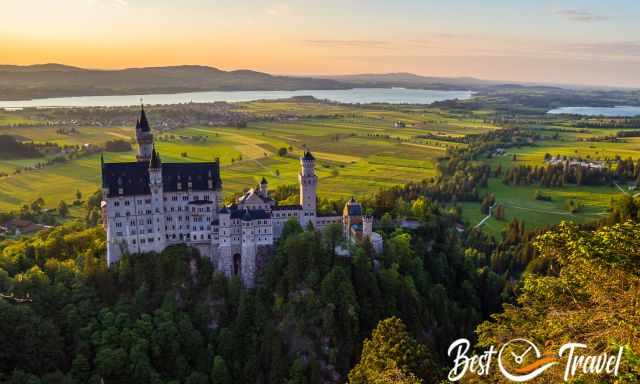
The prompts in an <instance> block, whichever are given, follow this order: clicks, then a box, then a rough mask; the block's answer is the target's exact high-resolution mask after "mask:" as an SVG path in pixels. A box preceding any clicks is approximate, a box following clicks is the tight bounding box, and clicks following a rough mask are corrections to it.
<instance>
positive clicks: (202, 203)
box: [187, 200, 213, 205]
mask: <svg viewBox="0 0 640 384" xmlns="http://www.w3.org/2000/svg"><path fill="white" fill-rule="evenodd" d="M187 204H188V205H207V204H213V201H210V200H193V201H190V202H188V203H187Z"/></svg>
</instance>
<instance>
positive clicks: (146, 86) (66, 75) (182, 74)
mask: <svg viewBox="0 0 640 384" xmlns="http://www.w3.org/2000/svg"><path fill="white" fill-rule="evenodd" d="M351 87H352V85H351V84H347V83H343V82H339V81H337V80H332V79H317V78H308V77H290V76H273V75H270V74H267V73H262V72H256V71H250V70H236V71H223V70H220V69H217V68H213V67H205V66H196V65H184V66H173V67H148V68H127V69H121V70H95V69H84V68H77V67H71V66H65V65H61V64H40V65H31V66H13V65H0V99H2V100H17V99H33V98H44V97H63V96H95V95H115V94H139V93H176V92H194V91H249V90H251V91H256V90H301V89H346V88H351Z"/></svg>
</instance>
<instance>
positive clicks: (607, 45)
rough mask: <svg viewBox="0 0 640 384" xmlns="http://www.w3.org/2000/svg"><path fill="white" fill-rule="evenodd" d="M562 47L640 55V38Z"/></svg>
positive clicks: (573, 49) (598, 52) (610, 54)
mask: <svg viewBox="0 0 640 384" xmlns="http://www.w3.org/2000/svg"><path fill="white" fill-rule="evenodd" d="M562 48H563V49H564V50H569V51H573V52H577V53H583V54H589V55H603V56H607V55H608V56H626V57H640V40H635V41H634V40H632V41H605V42H595V43H574V44H567V45H565V46H563V47H562Z"/></svg>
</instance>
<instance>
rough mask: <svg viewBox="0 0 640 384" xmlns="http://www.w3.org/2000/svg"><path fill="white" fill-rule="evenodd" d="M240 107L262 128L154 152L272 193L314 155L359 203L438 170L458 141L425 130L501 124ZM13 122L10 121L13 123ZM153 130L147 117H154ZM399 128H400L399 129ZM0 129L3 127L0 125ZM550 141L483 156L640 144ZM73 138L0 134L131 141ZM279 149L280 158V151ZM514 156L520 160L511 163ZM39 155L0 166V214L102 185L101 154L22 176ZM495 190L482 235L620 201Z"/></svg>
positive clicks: (472, 209)
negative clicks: (208, 164)
mask: <svg viewBox="0 0 640 384" xmlns="http://www.w3.org/2000/svg"><path fill="white" fill-rule="evenodd" d="M236 109H237V110H240V111H245V112H248V113H251V114H253V115H254V116H257V117H259V118H260V120H259V121H255V122H251V123H249V124H248V125H247V126H246V127H245V128H235V127H211V126H193V127H188V128H182V129H176V130H171V131H162V132H161V131H155V132H154V134H155V137H156V148H157V149H158V151H159V153H160V155H161V158H162V160H163V161H168V162H169V161H170V162H196V161H212V160H213V159H215V158H219V159H220V161H221V166H222V169H221V176H222V181H223V188H224V192H225V194H226V195H229V194H234V193H237V192H241V191H243V190H244V189H246V188H251V187H253V186H255V185H256V184H257V183H258V181H259V180H260V179H261V178H262V177H266V178H267V180H268V181H269V184H270V187H271V188H275V187H277V186H279V185H286V184H296V183H297V178H298V172H299V168H300V164H299V156H300V155H301V154H302V152H303V150H304V149H305V148H309V149H310V150H311V151H312V152H313V153H314V156H315V157H316V159H317V173H318V176H319V178H320V182H319V195H320V197H324V198H346V197H349V196H351V195H355V196H361V195H363V194H368V193H372V192H375V191H376V190H378V189H380V188H384V187H391V186H394V185H399V184H404V183H406V182H408V181H416V180H422V179H425V178H428V177H431V176H434V175H435V174H436V169H435V162H436V159H437V158H439V157H441V156H443V155H444V154H445V152H446V149H447V148H448V147H451V146H460V145H464V144H457V143H452V142H448V141H444V140H437V139H417V138H416V136H420V135H425V134H434V135H447V136H456V137H459V136H464V135H468V134H477V133H483V132H487V131H489V130H492V129H495V128H496V127H494V126H491V125H490V124H487V123H484V122H483V117H484V116H485V114H483V113H481V112H482V111H480V112H477V113H473V114H471V115H465V116H464V117H461V116H459V115H456V114H454V113H451V112H449V111H446V110H441V109H438V108H428V107H419V106H387V105H384V106H375V105H374V106H366V107H362V106H345V105H337V104H328V103H317V102H295V101H262V102H250V103H238V104H236ZM12 119H13V120H12ZM18 120H19V119H17V118H15V117H12V115H11V114H10V113H8V112H2V113H1V114H0V122H4V123H5V124H6V122H8V121H14V122H18ZM150 120H151V125H152V126H154V121H153V116H150ZM396 121H402V122H403V123H404V124H405V127H404V128H395V127H394V123H395V122H396ZM0 125H1V124H0ZM554 127H556V128H562V130H563V131H562V132H560V133H559V134H558V136H557V137H554V138H552V137H551V136H552V135H554V134H555V132H554V131H547V130H541V135H542V136H544V137H545V139H544V140H542V141H539V142H537V143H536V145H535V146H523V147H520V148H509V149H507V150H506V153H505V154H504V155H503V156H498V157H492V158H484V159H480V160H479V161H482V162H486V163H488V164H490V165H491V166H492V167H494V168H495V167H496V166H498V165H500V166H501V167H502V168H503V170H506V169H508V168H510V167H513V166H518V165H531V166H542V165H544V156H545V154H546V153H549V154H551V155H562V156H575V157H578V156H580V157H583V158H591V159H594V160H596V159H605V158H609V159H611V158H615V157H616V156H621V157H623V158H626V157H632V158H634V159H637V158H638V157H639V156H640V138H627V139H626V142H618V143H611V142H586V141H578V140H579V139H584V138H588V137H594V136H606V135H611V134H615V132H616V131H615V130H609V129H587V130H579V129H571V128H568V127H565V126H562V124H560V125H558V126H554ZM76 130H77V132H76V133H74V134H70V135H69V134H60V133H58V132H56V128H54V127H47V126H43V127H25V128H17V127H10V128H9V127H5V128H0V134H6V133H8V134H11V135H14V136H19V137H21V138H22V139H23V140H32V141H36V142H55V143H58V144H60V145H84V144H94V145H102V144H104V143H105V142H106V141H109V140H115V139H122V140H127V141H132V142H133V140H134V136H135V132H134V129H133V127H95V126H92V127H78V128H76ZM280 148H286V149H287V154H286V155H285V156H280V155H279V154H278V150H279V149H280ZM136 150H137V148H136V147H135V146H134V148H133V150H132V151H130V152H126V153H110V152H106V153H104V158H105V161H107V162H118V161H133V160H134V159H135V153H136ZM514 155H515V160H514ZM45 160H46V158H44V157H43V158H40V159H27V160H2V161H0V172H5V173H8V174H10V176H8V177H3V178H0V210H13V209H17V208H19V207H20V206H21V205H23V204H26V203H30V202H32V201H33V200H35V199H37V198H38V197H43V198H44V200H45V203H46V205H47V206H49V207H54V206H56V205H57V204H58V202H59V201H60V200H64V201H67V202H71V201H72V200H73V199H74V196H75V192H76V190H80V191H81V192H82V193H83V194H84V195H88V194H91V193H93V192H95V191H97V190H98V189H99V188H100V169H99V167H100V156H99V155H97V154H95V155H90V156H85V157H81V158H78V159H74V160H72V161H69V162H66V163H62V164H56V165H51V166H47V167H45V168H44V169H39V170H33V171H22V172H20V173H19V174H13V172H14V171H15V170H16V169H22V168H23V167H28V166H33V165H35V164H37V163H39V162H43V161H45ZM536 189H540V191H541V192H542V193H544V194H545V195H548V196H551V199H552V200H551V201H550V202H545V201H537V200H535V199H534V193H535V190H536ZM489 192H491V193H493V194H494V195H495V196H496V200H497V202H498V203H499V204H501V205H502V206H503V207H504V208H505V218H504V220H497V219H495V217H491V218H490V219H488V220H487V221H486V222H485V223H484V225H483V226H482V229H483V230H484V231H485V232H487V233H489V234H492V235H495V236H500V233H501V231H502V229H503V228H504V226H505V225H506V224H507V223H508V222H510V221H511V220H512V219H514V218H517V219H518V220H523V221H524V222H525V225H526V226H527V228H533V227H539V226H545V225H552V224H555V223H557V222H559V221H561V220H572V221H576V222H586V221H589V220H593V219H597V218H598V217H602V215H604V214H606V210H607V208H608V206H609V204H610V201H611V199H612V198H616V197H618V196H620V195H621V193H622V192H621V191H620V190H619V189H617V188H615V187H575V186H565V187H564V188H538V187H537V186H506V185H504V184H503V183H502V180H500V179H497V178H496V179H491V180H490V182H489V187H488V188H487V189H484V190H482V191H481V194H485V193H489ZM568 199H573V200H577V201H579V202H580V204H582V206H583V208H582V209H581V210H580V211H579V212H578V213H576V214H571V213H569V212H568V210H567V209H566V201H567V200H568ZM461 207H462V209H463V220H464V221H465V223H466V224H467V225H469V226H474V225H476V224H477V223H478V222H480V221H481V220H482V219H483V218H484V217H485V215H484V214H482V213H481V212H480V204H479V203H468V202H467V203H463V204H461Z"/></svg>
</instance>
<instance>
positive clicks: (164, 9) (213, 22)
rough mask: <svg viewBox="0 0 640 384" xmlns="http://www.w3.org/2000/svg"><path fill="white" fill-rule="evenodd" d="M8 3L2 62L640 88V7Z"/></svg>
mask: <svg viewBox="0 0 640 384" xmlns="http://www.w3.org/2000/svg"><path fill="white" fill-rule="evenodd" d="M2 3H3V4H2V6H1V7H2V18H1V22H0V46H2V47H3V48H2V51H1V52H0V63H2V64H35V63H46V62H57V63H63V64H69V65H75V66H82V67H90V68H124V67H140V66H161V65H178V64H201V65H210V66H214V67H218V68H222V69H239V68H248V69H255V70H261V71H267V72H271V73H278V74H296V75H300V74H313V75H324V74H327V75H328V74H343V73H363V72H368V73H370V72H413V73H417V74H422V75H430V76H474V77H479V78H485V79H496V80H516V81H530V82H549V83H572V84H593V85H611V86H640V77H639V76H638V69H637V68H638V64H640V41H637V40H635V39H633V38H632V37H633V36H638V35H640V25H639V24H638V23H637V18H636V16H637V15H638V14H640V4H639V3H638V2H635V1H610V2H606V4H605V3H604V2H596V1H593V0H589V1H580V2H577V1H548V0H546V1H545V0H543V1H537V2H512V1H499V0H490V1H483V2H477V1H469V0H462V1H456V2H455V3H452V2H446V4H443V2H439V1H424V0H423V1H418V0H415V1H414V0H401V1H393V2H390V1H377V0H376V1H363V0H343V1H337V0H327V1H322V2H305V1H295V0H291V1H282V2H278V1H258V0H250V1H231V0H218V1H205V0H182V1H173V0H162V1H158V0H4V1H3V2H2ZM534 3H535V4H534ZM622 10H624V11H622Z"/></svg>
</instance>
